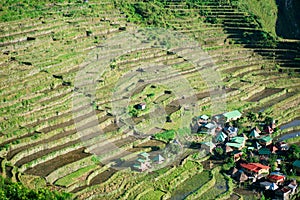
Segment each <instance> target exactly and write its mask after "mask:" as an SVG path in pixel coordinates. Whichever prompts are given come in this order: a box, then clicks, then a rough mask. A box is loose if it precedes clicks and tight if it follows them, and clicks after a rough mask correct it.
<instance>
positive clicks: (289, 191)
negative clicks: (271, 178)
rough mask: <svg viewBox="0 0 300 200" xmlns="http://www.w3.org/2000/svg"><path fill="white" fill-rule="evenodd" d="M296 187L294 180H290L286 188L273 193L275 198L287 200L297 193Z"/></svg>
mask: <svg viewBox="0 0 300 200" xmlns="http://www.w3.org/2000/svg"><path fill="white" fill-rule="evenodd" d="M297 186H298V185H297V182H296V180H292V181H291V182H290V183H289V184H288V185H287V186H284V187H283V188H281V189H279V190H277V191H276V192H275V198H276V199H283V200H289V199H290V198H291V197H292V196H293V195H294V194H295V193H296V192H297Z"/></svg>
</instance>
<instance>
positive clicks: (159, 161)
mask: <svg viewBox="0 0 300 200" xmlns="http://www.w3.org/2000/svg"><path fill="white" fill-rule="evenodd" d="M164 161H165V158H164V157H162V156H161V155H160V154H158V155H157V156H155V157H154V158H153V162H154V163H156V164H162V163H163V162H164Z"/></svg>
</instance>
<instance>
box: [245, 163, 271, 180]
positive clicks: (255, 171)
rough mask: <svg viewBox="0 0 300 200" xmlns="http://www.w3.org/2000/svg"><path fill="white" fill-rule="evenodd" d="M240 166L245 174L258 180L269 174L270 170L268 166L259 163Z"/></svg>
mask: <svg viewBox="0 0 300 200" xmlns="http://www.w3.org/2000/svg"><path fill="white" fill-rule="evenodd" d="M240 166H241V168H242V169H243V170H244V171H245V172H246V173H248V174H251V175H253V176H254V177H257V178H258V179H259V178H261V177H263V176H264V175H267V174H269V169H270V167H269V166H265V165H262V164H260V163H241V164H240Z"/></svg>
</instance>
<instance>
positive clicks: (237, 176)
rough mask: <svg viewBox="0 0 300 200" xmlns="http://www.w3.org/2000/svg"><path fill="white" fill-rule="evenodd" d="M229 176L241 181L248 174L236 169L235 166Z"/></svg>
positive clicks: (246, 178) (244, 179) (243, 180)
mask: <svg viewBox="0 0 300 200" xmlns="http://www.w3.org/2000/svg"><path fill="white" fill-rule="evenodd" d="M231 177H232V178H233V179H234V180H236V181H238V182H240V183H243V182H245V181H247V180H248V179H249V178H248V176H247V175H246V174H245V173H244V172H243V171H242V170H238V169H237V168H233V170H232V172H231Z"/></svg>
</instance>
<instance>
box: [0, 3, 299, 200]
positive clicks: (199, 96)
mask: <svg viewBox="0 0 300 200" xmlns="http://www.w3.org/2000/svg"><path fill="white" fill-rule="evenodd" d="M38 2H39V1H38ZM200 2H201V3H198V1H193V0H191V1H187V2H186V1H153V2H144V3H143V2H139V1H126V2H121V1H110V0H104V1H101V2H99V1H97V0H90V1H88V3H83V2H82V1H68V2H67V1H60V2H59V3H53V1H48V2H47V3H45V4H43V5H41V6H42V7H40V10H38V11H35V12H34V13H32V10H31V9H33V8H34V7H39V4H38V3H37V4H32V5H27V4H26V3H25V1H24V2H23V3H16V4H17V6H16V7H15V8H18V7H19V8H18V9H17V10H10V11H7V10H5V9H2V10H5V11H4V13H5V12H11V13H10V15H4V14H2V15H1V23H0V30H1V32H0V34H1V35H0V50H1V55H0V65H1V67H0V70H1V74H0V94H1V95H0V102H1V104H0V147H1V149H0V161H1V170H0V172H1V174H2V175H3V176H6V177H8V178H10V179H12V180H14V181H21V182H24V184H26V185H29V184H30V183H31V182H34V180H36V179H38V178H40V177H42V178H43V179H44V181H45V182H46V183H47V184H48V185H49V186H50V187H53V188H56V189H59V190H63V191H67V192H71V193H73V194H74V196H75V197H77V198H79V199H86V198H91V199H92V198H94V199H97V198H98V199H99V198H101V199H116V198H121V199H139V198H140V199H142V198H143V196H145V195H146V194H147V193H151V192H152V191H155V192H154V193H155V195H157V196H159V197H162V196H164V197H166V198H168V197H169V196H170V195H172V194H175V193H176V192H174V188H175V189H176V188H177V187H178V188H184V184H185V183H186V182H185V181H188V178H189V177H195V178H194V179H192V180H198V178H199V177H201V176H202V175H203V180H202V182H201V184H199V183H198V184H199V185H198V186H197V187H195V188H191V189H190V190H191V191H197V190H199V188H202V186H205V188H206V190H205V191H207V188H210V187H212V186H214V185H215V183H217V184H222V186H224V187H222V188H223V189H222V190H221V189H220V190H216V191H217V193H216V194H218V196H219V195H222V194H223V193H224V192H226V191H225V188H227V185H226V184H228V183H227V182H226V177H223V176H220V175H218V174H219V171H218V168H216V169H215V170H214V171H213V172H208V171H205V170H204V171H202V170H203V168H202V164H199V163H198V162H197V161H194V160H193V159H191V158H190V157H188V159H184V158H186V157H187V155H184V156H183V157H182V158H178V159H179V163H174V166H173V167H166V168H163V169H161V170H160V171H158V172H155V173H152V174H143V173H137V172H134V171H132V170H130V169H129V168H128V166H125V167H123V166H122V167H123V168H122V169H124V168H125V169H124V170H118V169H119V168H117V167H119V166H117V167H116V165H118V164H119V163H122V162H121V161H122V160H131V159H132V158H135V157H136V156H137V154H138V153H140V152H142V151H148V152H151V151H152V150H154V149H157V148H160V147H161V146H163V145H164V144H161V143H160V142H153V141H152V140H150V141H149V137H146V136H140V135H135V134H138V133H136V132H135V130H132V128H131V127H129V126H125V125H124V124H123V123H117V122H118V118H117V116H116V115H114V112H113V109H112V105H113V103H116V102H120V101H122V99H130V100H131V102H130V103H131V104H132V105H131V104H130V105H129V106H128V108H127V107H126V108H124V110H125V111H126V112H131V113H130V114H132V113H133V112H132V109H133V106H134V105H135V104H136V103H139V102H140V101H141V99H143V100H145V101H147V103H148V104H147V106H148V107H150V108H151V106H153V108H156V107H155V106H156V105H160V107H159V108H164V110H165V113H164V115H168V116H169V117H171V118H172V121H171V122H170V123H166V125H165V126H164V127H159V128H157V127H155V128H153V129H148V128H144V129H143V127H148V125H149V124H151V116H153V115H154V116H155V112H157V111H156V110H155V109H150V108H149V109H148V108H147V109H146V110H145V111H143V112H141V113H138V115H137V117H135V116H133V115H132V119H133V122H134V123H135V125H136V126H137V127H141V129H143V130H145V131H144V132H145V134H146V135H147V136H149V135H151V134H154V133H158V132H161V131H162V129H173V128H177V127H179V125H178V124H179V123H181V122H180V113H181V112H184V111H185V110H184V109H183V108H182V105H180V99H181V96H180V97H179V96H175V95H173V94H172V92H171V94H170V92H168V86H169V85H172V83H173V84H175V85H176V83H177V81H178V80H179V78H180V77H184V79H185V80H187V81H188V83H189V86H190V87H191V88H192V89H193V91H195V94H194V96H195V97H196V104H197V105H199V108H200V109H199V112H202V113H207V114H209V113H211V111H210V108H211V106H212V102H211V99H210V90H209V88H208V83H207V82H206V81H205V79H204V78H203V77H201V76H199V74H196V73H195V71H196V69H195V66H193V65H191V63H189V62H188V61H187V59H185V58H183V57H182V56H179V55H176V54H174V53H172V52H171V53H170V52H168V51H165V50H163V49H160V48H155V47H153V48H147V49H140V50H138V51H133V52H130V51H129V52H127V53H126V54H124V55H121V56H119V57H116V58H114V59H111V62H110V63H109V64H108V65H107V68H106V71H105V73H104V74H103V75H102V77H99V78H98V79H97V80H96V81H95V87H94V88H95V95H94V96H93V94H91V93H80V90H79V88H78V87H76V80H78V79H76V78H78V73H79V72H80V70H81V69H84V68H85V67H86V66H88V65H89V64H91V63H93V61H94V60H95V59H96V60H98V56H99V55H97V56H96V55H93V56H94V57H93V59H94V60H89V59H88V58H90V57H89V55H90V54H89V53H91V52H93V51H94V50H97V48H103V45H104V44H105V42H106V41H107V40H109V38H112V37H114V36H118V34H120V33H126V30H127V29H128V30H129V29H135V28H137V27H139V26H147V25H151V26H154V27H165V28H168V29H170V30H172V31H176V32H179V33H181V34H183V35H186V36H190V37H191V38H192V39H193V40H194V41H197V42H198V43H199V45H200V46H201V48H202V49H203V50H204V51H205V52H206V53H207V54H208V55H209V57H210V58H211V59H212V60H213V61H214V63H215V65H216V71H217V72H218V73H220V74H221V79H222V82H223V88H224V90H225V91H226V96H227V98H226V101H227V102H226V104H227V109H228V110H233V109H239V110H241V111H244V112H247V111H261V112H264V113H265V114H272V116H274V118H275V119H278V120H279V121H280V123H281V124H283V123H287V122H290V121H292V120H294V119H296V118H299V117H300V112H299V109H300V106H299V94H300V93H299V90H300V89H299V83H300V80H299V79H300V77H299V73H298V71H299V70H300V64H299V62H300V49H299V44H298V43H297V42H293V41H284V42H281V41H277V40H276V38H274V37H273V36H272V35H271V34H269V33H268V31H267V30H265V29H264V27H263V26H261V25H260V24H259V22H258V21H257V20H256V19H255V17H254V16H253V14H252V13H250V12H248V11H247V10H242V9H240V8H239V7H237V6H236V5H232V4H231V3H229V2H228V1H223V3H222V5H221V6H220V3H219V1H218V0H206V1H200ZM121 3H122V5H121ZM5 6H9V5H7V4H3V8H5ZM26 9H29V10H30V11H28V10H26ZM13 12H15V13H17V14H18V15H17V14H16V15H14V14H13ZM23 15H24V17H22V16H23ZM154 37H155V36H154ZM146 42H147V41H146ZM99 57H100V58H101V55H100V56H99ZM99 60H100V61H101V59H99ZM97 62H99V61H97ZM149 63H154V64H156V65H157V66H161V65H168V66H171V67H172V68H174V71H171V72H170V74H168V77H159V76H153V77H151V78H153V80H151V81H152V82H151V84H146V82H144V80H143V79H142V78H140V77H143V72H144V71H147V70H149V68H151V67H149V66H148V64H149ZM206 64H207V60H200V61H199V66H205V65H206ZM132 71H137V72H139V75H138V76H136V77H134V78H132V79H133V81H137V82H138V84H136V85H133V86H131V85H130V84H129V83H130V82H129V83H128V84H129V86H128V85H126V84H124V85H121V86H124V87H127V88H125V90H126V89H127V90H129V91H131V90H133V92H132V96H130V97H129V98H128V97H125V96H124V97H123V96H122V97H121V96H113V95H112V94H114V92H115V91H116V85H117V84H118V80H119V79H121V78H122V77H124V76H125V75H126V74H127V73H130V72H131V73H132ZM93 73H98V71H88V73H87V74H93ZM164 78H165V79H167V80H165V79H164ZM156 83H160V84H156ZM161 85H164V86H161ZM178 85H179V86H180V84H178ZM179 89H182V88H180V87H179ZM166 91H167V92H166ZM78 94H80V95H83V96H84V97H87V98H88V99H89V100H90V102H88V103H87V104H86V105H83V104H78V105H77V107H76V104H74V101H73V100H74V99H73V97H74V95H78ZM91 96H93V98H91ZM184 98H186V99H189V96H186V97H184ZM86 108H89V109H86ZM188 125H189V124H187V126H188ZM279 125H280V124H279ZM101 131H102V132H101ZM99 132H100V133H101V134H99ZM82 133H83V134H84V135H82ZM102 136H105V137H104V138H103V137H102ZM109 142H110V143H112V144H114V145H115V146H117V147H118V149H121V150H124V151H118V150H116V151H109V150H107V149H109ZM99 147H101V148H99ZM97 150H98V151H101V152H100V153H99V152H98V153H99V154H101V156H103V157H101V158H102V159H104V158H105V162H99V157H97V156H95V155H94V154H93V153H94V152H97ZM191 151H192V150H191ZM120 168H121V167H120ZM202 173H203V174H202ZM164 174H165V175H164ZM210 177H217V178H214V179H213V180H214V181H208V180H209V178H210ZM172 180H182V182H179V181H178V182H176V181H173V182H171V181H172ZM169 182H171V186H170V185H168V183H169ZM181 184H182V185H181ZM190 195H191V198H192V197H193V195H192V194H190ZM204 195H210V194H208V193H206V194H204ZM157 196H156V197H157ZM216 197H217V196H214V197H213V198H216Z"/></svg>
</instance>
